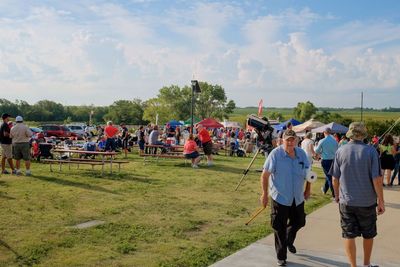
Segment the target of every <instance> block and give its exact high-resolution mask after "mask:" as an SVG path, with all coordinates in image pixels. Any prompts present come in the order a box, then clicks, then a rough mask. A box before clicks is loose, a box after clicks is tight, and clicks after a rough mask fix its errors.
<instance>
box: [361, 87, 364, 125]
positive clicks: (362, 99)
mask: <svg viewBox="0 0 400 267" xmlns="http://www.w3.org/2000/svg"><path fill="white" fill-rule="evenodd" d="M363 102H364V92H361V122H362V121H363V104H364V103H363Z"/></svg>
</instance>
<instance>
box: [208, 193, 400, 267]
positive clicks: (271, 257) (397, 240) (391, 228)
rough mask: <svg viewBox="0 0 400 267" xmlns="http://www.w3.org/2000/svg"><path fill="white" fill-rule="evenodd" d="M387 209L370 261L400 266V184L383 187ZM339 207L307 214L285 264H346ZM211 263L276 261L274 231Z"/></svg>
mask: <svg viewBox="0 0 400 267" xmlns="http://www.w3.org/2000/svg"><path fill="white" fill-rule="evenodd" d="M384 196H385V202H386V212H385V214H383V215H380V216H378V236H377V237H376V238H375V244H374V249H373V253H372V263H374V264H379V266H380V267H399V266H400V250H399V248H400V187H399V186H396V187H392V188H387V189H385V191H384ZM339 220H340V219H339V211H338V205H337V204H336V203H330V204H328V205H326V206H324V207H322V208H321V209H319V210H317V211H315V212H313V213H312V214H310V215H308V216H307V224H306V226H305V227H304V228H303V229H301V230H300V231H299V233H298V235H297V239H296V242H295V246H296V248H297V254H291V253H290V252H288V259H287V261H288V264H287V266H293V267H314V266H326V267H338V266H339V267H341V266H349V265H348V264H347V258H346V254H345V252H344V249H343V240H342V238H341V229H340V223H339ZM357 252H358V257H357V258H358V260H357V263H358V265H359V266H363V265H362V263H363V262H362V255H363V254H362V239H361V238H357ZM211 266H212V267H261V266H262V267H269V266H277V265H276V254H275V249H274V238H273V235H269V236H267V237H265V238H263V239H261V240H259V241H257V242H255V243H253V244H251V245H249V246H248V247H246V248H244V249H242V250H240V251H238V252H236V253H235V254H233V255H231V256H229V257H227V258H225V259H222V260H221V261H219V262H217V263H215V264H213V265H211Z"/></svg>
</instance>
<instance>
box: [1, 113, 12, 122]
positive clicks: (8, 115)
mask: <svg viewBox="0 0 400 267" xmlns="http://www.w3.org/2000/svg"><path fill="white" fill-rule="evenodd" d="M8 117H11V115H10V114H8V113H3V114H1V118H2V119H3V120H4V119H6V118H8Z"/></svg>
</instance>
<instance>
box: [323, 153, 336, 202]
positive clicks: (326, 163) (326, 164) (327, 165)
mask: <svg viewBox="0 0 400 267" xmlns="http://www.w3.org/2000/svg"><path fill="white" fill-rule="evenodd" d="M332 163H333V159H323V160H321V166H322V169H323V170H324V173H325V184H324V188H323V189H324V193H325V194H326V192H328V190H329V188H330V189H331V192H332V197H335V193H334V191H333V184H332V175H329V170H330V169H331V166H332Z"/></svg>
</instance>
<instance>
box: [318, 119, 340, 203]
mask: <svg viewBox="0 0 400 267" xmlns="http://www.w3.org/2000/svg"><path fill="white" fill-rule="evenodd" d="M331 133H332V130H331V128H329V127H327V128H326V129H325V131H324V136H325V138H323V139H322V140H321V141H319V142H318V146H317V147H316V148H315V152H316V153H317V154H320V155H321V158H322V160H321V166H322V169H323V170H324V174H325V185H324V187H322V188H321V190H322V192H323V193H324V194H326V192H328V190H329V188H330V189H331V192H332V197H333V198H335V192H334V190H333V186H332V176H331V175H330V174H329V170H330V169H331V166H332V162H333V159H334V158H335V153H336V150H337V149H338V143H337V142H336V140H335V138H333V136H332V135H331Z"/></svg>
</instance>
